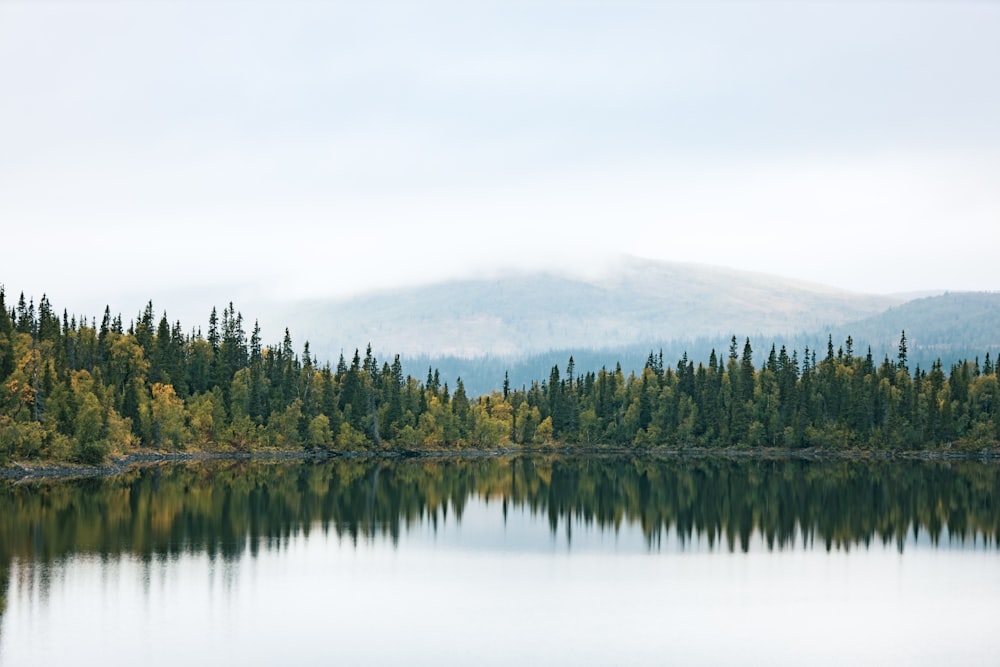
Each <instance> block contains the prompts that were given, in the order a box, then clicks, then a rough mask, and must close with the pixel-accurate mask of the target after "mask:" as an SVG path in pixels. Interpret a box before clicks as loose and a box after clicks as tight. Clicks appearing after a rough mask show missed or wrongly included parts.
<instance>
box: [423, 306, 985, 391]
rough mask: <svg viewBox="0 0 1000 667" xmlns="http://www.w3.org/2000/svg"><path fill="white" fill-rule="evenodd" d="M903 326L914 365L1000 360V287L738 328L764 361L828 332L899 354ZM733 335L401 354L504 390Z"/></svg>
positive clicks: (670, 354) (671, 357)
mask: <svg viewBox="0 0 1000 667" xmlns="http://www.w3.org/2000/svg"><path fill="white" fill-rule="evenodd" d="M904 330H905V331H906V337H907V348H908V351H909V354H908V356H909V361H910V366H911V367H913V368H915V367H916V366H920V367H921V368H923V369H925V370H926V369H929V368H930V366H931V364H933V363H934V361H936V360H937V359H940V360H941V361H942V362H943V363H944V364H945V366H946V367H947V366H949V365H951V364H953V363H955V362H957V361H959V360H963V359H969V360H973V359H976V358H977V357H978V358H979V359H980V361H983V360H984V358H985V355H986V353H987V352H988V353H990V355H991V357H992V358H993V359H994V360H996V359H997V358H1000V292H964V293H962V292H958V293H955V292H953V293H946V294H943V295H941V296H935V297H929V298H923V299H917V300H915V301H912V302H909V303H905V304H901V305H899V306H894V307H892V308H889V309H887V310H886V311H885V312H883V313H880V314H878V315H874V316H871V317H867V318H863V319H861V320H856V321H854V322H848V323H845V324H842V325H838V326H837V327H822V328H819V329H815V330H813V331H809V332H804V333H798V334H792V335H787V334H779V335H775V336H764V335H753V334H748V333H746V332H744V331H742V330H736V331H734V332H733V333H734V334H735V335H736V336H737V337H738V338H739V342H740V350H741V351H742V344H743V340H744V338H745V337H747V336H750V338H751V343H752V345H753V349H754V359H755V363H756V364H757V366H760V365H761V364H763V363H764V361H765V360H766V359H767V354H768V352H769V351H770V348H771V345H772V344H775V345H776V346H777V347H778V348H780V347H781V346H782V345H785V346H786V347H787V349H788V350H790V351H791V350H796V351H797V352H798V355H799V358H800V359H801V358H802V357H803V356H804V354H805V350H806V348H809V349H810V350H815V351H816V354H817V356H818V357H820V358H822V357H823V356H824V355H825V354H826V345H827V340H828V337H830V336H832V338H833V343H834V349H835V350H836V349H839V348H841V347H842V346H843V345H844V341H845V339H846V338H847V336H851V337H852V338H853V340H854V353H855V354H865V353H866V352H867V349H868V347H871V350H872V355H873V356H874V357H875V360H876V362H880V361H881V360H882V359H883V358H884V357H885V356H887V355H888V356H889V357H890V358H893V359H895V356H896V353H897V350H898V346H899V336H900V332H901V331H904ZM731 335H733V334H730V335H728V336H711V337H698V338H687V339H675V340H671V341H661V342H655V343H654V342H647V343H636V344H632V345H623V346H604V347H601V348H597V349H583V348H560V349H555V350H548V351H546V352H539V353H535V354H531V355H527V356H522V357H518V358H503V357H479V358H475V359H466V358H459V357H451V356H438V357H432V356H430V355H421V356H417V357H412V358H407V359H405V360H404V363H405V365H406V368H407V370H408V371H409V372H411V373H413V374H414V375H417V376H420V375H421V372H423V371H426V369H427V367H428V366H434V367H435V368H438V369H440V371H441V377H442V378H443V380H445V381H447V382H449V383H450V384H451V385H452V386H454V381H455V379H456V378H457V377H461V378H462V381H463V383H464V384H465V386H466V389H467V390H469V391H470V392H472V393H486V392H489V391H492V390H495V389H499V388H500V386H501V383H502V381H503V377H504V373H505V372H507V373H509V377H510V384H511V386H512V387H520V386H521V385H522V384H526V383H530V382H531V381H532V380H533V379H536V380H537V379H545V378H548V376H549V371H550V370H551V368H552V367H553V366H558V367H559V368H560V370H561V371H563V372H564V371H565V368H566V363H567V361H568V360H569V358H570V357H571V356H572V357H573V358H574V362H575V366H576V372H577V373H585V372H587V371H592V370H597V369H599V368H601V367H604V366H606V367H608V368H614V366H615V364H616V363H620V364H621V366H622V369H623V370H625V372H626V373H628V372H629V371H638V370H639V369H641V368H642V367H643V365H644V364H645V362H646V359H647V357H648V356H649V353H650V352H651V351H652V352H654V353H657V354H658V353H659V352H660V351H661V350H662V352H663V356H664V364H665V365H667V366H671V367H674V366H676V364H677V360H678V359H679V358H680V357H681V355H683V354H685V353H687V355H688V357H689V358H690V359H691V360H692V361H694V363H695V364H697V363H699V362H705V361H707V359H708V356H709V354H710V353H711V351H712V350H713V349H714V350H715V351H716V353H717V354H719V355H724V354H726V353H727V350H728V347H729V340H730V337H731Z"/></svg>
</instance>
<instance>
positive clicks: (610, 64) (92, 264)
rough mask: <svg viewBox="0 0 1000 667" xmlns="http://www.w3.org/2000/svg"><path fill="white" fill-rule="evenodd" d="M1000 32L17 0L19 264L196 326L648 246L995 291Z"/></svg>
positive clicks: (944, 7) (65, 295) (616, 8)
mask: <svg viewBox="0 0 1000 667" xmlns="http://www.w3.org/2000/svg"><path fill="white" fill-rule="evenodd" d="M997 34H1000V3H994V2H949V3H944V2H927V3H899V2H855V3H826V2H810V3H791V2H755V1H747V2H703V3H688V2H673V3H654V2H616V3H604V2H592V3H583V4H581V3H567V2H556V1H544V2H537V3H520V2H514V3H500V2H486V3H472V4H469V3H458V2H446V1H434V2H428V3H420V4H419V6H411V5H408V4H405V3H396V2H373V3H364V4H363V5H357V4H356V3H347V2H333V1H331V2H306V1H301V2H289V3H277V2H269V1H261V2H255V3H236V2H224V1H222V2H220V1H213V2H202V3H195V2H185V1H182V0H165V1H163V2H157V3H148V2H140V1H139V0H118V1H114V2H96V1H90V0H85V1H81V2H75V3H61V2H20V1H15V0H0V86H2V89H3V90H4V91H5V94H4V99H3V101H2V102H0V220H2V222H3V227H2V229H3V232H4V246H5V252H4V253H3V260H2V264H0V283H2V284H4V285H5V286H6V288H7V291H8V298H9V299H11V296H12V293H13V296H14V298H16V294H17V293H19V292H21V291H24V292H25V293H26V294H27V295H29V296H33V297H34V298H35V299H36V300H37V299H38V298H39V297H40V296H41V294H42V293H43V292H44V293H47V294H48V295H49V297H50V299H51V300H52V301H53V303H54V304H56V305H58V306H59V307H60V308H62V307H66V308H68V309H70V310H71V311H76V312H81V311H83V312H81V314H88V315H90V314H92V313H91V312H90V311H89V310H88V309H90V308H93V307H94V305H93V304H101V305H99V306H98V307H100V308H103V304H110V305H111V306H112V308H113V309H116V310H121V311H122V312H123V314H125V315H126V316H129V315H130V313H129V312H128V309H129V308H135V307H136V305H135V304H141V303H144V302H145V300H146V299H150V298H151V299H153V301H154V305H156V307H157V308H158V310H160V309H165V310H166V311H167V312H168V313H170V314H171V317H172V318H173V316H174V314H175V313H176V314H177V316H182V315H183V316H184V321H185V323H186V322H187V321H188V319H189V318H188V316H187V315H186V314H185V313H186V311H185V310H184V309H187V308H195V307H197V310H198V311H199V312H200V311H201V310H203V308H201V306H199V304H201V303H208V304H216V305H221V304H223V303H226V302H228V301H230V300H232V301H234V302H235V303H236V304H237V307H240V306H239V304H240V303H241V302H252V301H261V302H264V301H289V300H297V299H305V298H314V297H344V296H349V295H353V294H359V293H363V292H369V291H372V290H378V289H385V288H394V287H405V286H408V285H414V284H428V283H432V282H436V281H441V280H446V279H454V278H466V277H476V276H485V275H496V274H498V273H501V272H503V271H508V270H553V271H560V272H565V271H569V272H571V273H574V274H580V273H586V272H588V271H593V270H595V269H594V268H593V267H598V268H599V267H600V266H603V265H605V264H607V263H608V262H610V261H613V258H614V257H617V256H619V255H622V254H628V255H635V256H641V257H647V258H650V259H655V260H661V261H676V262H688V263H699V264H709V265H716V266H723V267H731V268H734V269H739V270H748V271H754V272H758V273H767V274H772V275H778V276H784V277H788V278H793V279H797V280H802V281H809V282H814V283H821V284H826V285H830V286H833V287H837V288H841V289H846V290H850V291H856V292H866V293H877V294H891V293H897V292H915V291H923V290H952V291H959V290H996V289H1000V272H998V271H997V270H996V268H995V267H996V253H997V249H998V247H1000V189H998V188H997V187H996V184H997V183H998V182H1000V123H998V122H997V121H996V119H997V118H1000V88H998V87H997V86H995V85H993V82H996V81H1000V41H998V40H997V39H996V35H997ZM177 295H181V298H183V299H184V300H185V302H184V303H183V304H176V303H171V302H169V300H170V299H172V298H175V297H177ZM164 299H168V301H166V302H165V301H164ZM11 300H12V299H11ZM115 304H120V305H119V306H118V307H117V308H116V307H115ZM243 310H244V311H246V310H247V309H246V308H244V309H243ZM179 311H181V312H179ZM94 314H96V313H94ZM205 317H206V316H205V315H202V316H201V317H200V318H199V321H198V322H199V323H200V322H202V321H203V320H204V319H205Z"/></svg>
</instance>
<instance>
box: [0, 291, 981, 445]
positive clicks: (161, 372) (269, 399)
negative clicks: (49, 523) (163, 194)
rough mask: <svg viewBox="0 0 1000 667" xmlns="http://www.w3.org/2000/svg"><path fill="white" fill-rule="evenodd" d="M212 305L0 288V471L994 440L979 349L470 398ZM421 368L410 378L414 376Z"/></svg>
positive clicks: (592, 376) (736, 349) (711, 362)
mask: <svg viewBox="0 0 1000 667" xmlns="http://www.w3.org/2000/svg"><path fill="white" fill-rule="evenodd" d="M247 328H248V323H247V321H246V320H244V318H243V316H242V314H241V313H239V312H238V311H236V310H235V309H234V307H233V305H232V304H231V303H230V304H229V305H228V306H226V307H225V308H223V310H222V314H221V316H220V315H219V314H218V312H217V310H216V309H213V310H212V313H211V315H210V318H209V323H208V331H207V332H206V333H203V332H202V331H201V330H200V329H191V330H189V331H186V330H185V329H184V328H183V327H182V325H181V323H180V322H173V323H171V322H170V321H169V320H168V318H167V316H166V314H162V315H160V316H159V317H157V315H156V313H155V311H154V309H153V304H152V303H149V304H147V306H146V307H145V309H144V310H143V312H141V313H139V314H137V315H136V316H135V318H133V319H132V320H130V321H129V322H128V324H127V326H126V325H125V323H124V321H123V318H122V316H121V315H120V314H119V315H115V316H112V314H111V312H110V309H109V308H106V309H105V311H104V314H103V317H102V318H101V320H100V322H99V323H98V321H97V319H96V318H92V319H91V320H90V321H89V322H88V321H87V320H86V319H85V318H77V317H76V316H74V317H69V315H68V313H67V311H66V310H63V311H62V314H61V316H60V315H59V314H57V312H56V310H55V309H54V308H53V306H52V305H51V304H50V303H49V301H48V299H47V297H45V296H43V297H42V298H41V300H40V301H39V302H38V304H37V305H36V304H35V303H34V300H26V299H25V297H24V295H23V294H22V295H21V296H20V298H19V299H18V301H17V303H16V304H15V305H13V306H8V305H7V302H6V297H5V294H4V292H3V290H2V288H0V463H7V462H11V461H32V460H44V461H77V462H82V463H99V462H102V461H104V460H106V459H107V457H109V456H120V455H123V454H128V453H131V452H136V451H148V450H155V451H162V452H172V451H207V450H218V451H240V452H245V451H275V450H280V451H299V450H326V451H331V452H340V451H389V450H395V451H420V450H461V449H483V450H497V449H510V450H516V449H521V448H523V449H540V448H559V447H577V448H590V449H600V448H618V449H632V448H634V449H637V450H639V449H643V450H645V449H659V448H663V449H688V448H706V449H775V450H800V449H813V450H819V451H827V450H849V449H858V450H865V451H875V450H885V451H893V452H896V451H903V450H917V449H932V450H940V449H956V450H981V449H983V448H990V447H995V446H996V445H997V443H998V441H1000V416H998V414H997V413H998V408H1000V386H998V378H997V367H996V365H995V363H994V362H993V361H991V359H990V355H989V353H988V352H987V354H986V355H985V356H984V358H983V360H982V362H980V360H979V359H978V358H977V359H973V360H967V361H962V362H959V363H954V364H950V365H949V367H948V368H947V369H946V368H944V367H943V365H942V364H941V362H940V361H938V362H935V363H933V364H932V365H931V366H930V368H925V369H922V368H920V367H919V366H915V367H914V368H910V364H909V360H908V357H907V345H906V335H905V332H903V333H902V335H901V336H900V342H899V348H898V351H897V353H896V354H894V355H893V357H892V358H890V357H889V356H888V355H886V356H884V357H883V358H882V359H881V360H876V359H875V358H873V356H872V353H871V350H870V348H869V349H867V350H866V351H865V352H863V353H862V352H859V351H857V350H855V349H854V344H853V341H852V339H851V337H850V336H848V337H847V338H846V340H845V341H844V342H843V343H838V344H837V345H835V344H834V341H833V339H832V337H830V338H829V339H828V342H827V346H826V350H815V349H813V350H810V349H808V348H806V349H804V350H803V351H802V353H801V354H800V353H799V351H798V350H792V351H790V352H789V351H788V350H787V349H785V347H784V346H782V347H781V348H780V349H775V345H771V346H770V348H769V349H768V348H766V347H765V348H764V349H765V350H767V352H766V353H763V354H761V353H759V352H756V351H755V350H754V349H753V347H752V345H751V341H750V340H749V339H745V340H744V342H742V343H740V342H739V341H737V339H736V338H735V337H733V338H732V339H731V341H730V344H729V348H728V350H722V351H720V353H718V354H717V353H716V352H715V351H714V350H713V351H712V352H711V354H710V355H709V358H708V359H707V362H706V361H698V363H695V360H693V359H689V358H688V356H687V354H684V355H682V356H681V358H680V359H679V360H678V361H677V362H676V364H667V363H665V361H664V358H663V354H662V353H659V354H656V353H654V352H650V354H649V357H648V359H647V361H646V364H645V367H644V368H643V369H642V371H641V373H634V372H632V373H628V374H625V373H624V372H623V371H622V369H621V367H620V365H619V366H616V367H615V368H613V369H609V368H606V367H605V368H601V369H598V370H592V369H587V370H581V371H579V372H578V371H577V369H576V368H575V363H574V360H573V357H570V358H569V359H568V361H567V363H566V366H565V367H564V368H562V369H561V368H559V367H558V366H554V367H553V368H552V370H551V372H550V374H549V377H548V378H539V379H538V380H536V381H533V382H531V383H530V385H528V384H523V385H522V386H520V387H512V386H510V383H509V382H507V381H506V380H505V381H504V383H503V389H502V391H501V390H498V391H495V392H491V393H490V394H488V395H483V396H470V395H468V394H467V393H466V391H465V387H464V386H463V383H462V381H461V379H460V378H459V379H456V381H455V386H454V387H449V386H448V384H447V383H442V382H441V380H440V375H439V373H438V372H437V371H435V370H434V369H433V368H429V369H428V370H427V374H426V378H425V379H423V380H421V379H419V378H418V377H414V376H412V375H409V374H404V371H403V368H402V364H401V362H400V359H399V356H398V355H397V356H395V357H394V359H393V360H392V361H391V362H390V361H387V360H386V361H381V362H380V361H379V360H378V359H376V358H375V356H374V355H373V354H372V350H371V347H370V346H369V347H368V349H367V350H366V351H365V353H364V355H362V354H361V353H360V351H359V350H355V352H354V354H353V357H352V358H351V359H350V361H348V360H346V359H345V358H344V357H343V355H341V357H340V359H339V360H338V362H337V363H336V365H335V366H331V364H330V363H329V362H322V363H321V362H320V361H319V360H318V359H317V358H316V357H315V356H314V355H313V354H312V353H311V352H310V350H309V344H308V343H304V344H303V345H302V348H301V351H296V349H295V347H294V346H293V342H292V337H291V335H290V332H289V331H288V330H287V329H286V330H285V335H284V338H283V340H282V341H281V342H280V343H277V344H269V345H265V344H263V343H262V341H261V335H260V327H259V326H258V325H257V324H256V323H255V324H254V325H253V327H252V328H251V330H250V333H249V336H248V335H247ZM421 375H422V374H421Z"/></svg>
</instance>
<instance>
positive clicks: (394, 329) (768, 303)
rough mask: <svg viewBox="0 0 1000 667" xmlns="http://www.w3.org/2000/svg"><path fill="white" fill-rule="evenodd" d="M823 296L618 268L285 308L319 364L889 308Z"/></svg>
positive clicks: (539, 346) (817, 321) (710, 276)
mask: <svg viewBox="0 0 1000 667" xmlns="http://www.w3.org/2000/svg"><path fill="white" fill-rule="evenodd" d="M899 303H900V301H899V300H898V299H894V298H892V297H885V296H873V295H865V294H856V293H851V292H845V291H841V290H837V289H834V288H831V287H827V286H824V285H817V284H812V283H804V282H799V281H794V280H789V279H785V278H779V277H776V276H770V275H764V274H758V273H750V272H745V271H735V270H731V269H724V268H718V267H709V266H701V265H693V264H679V263H667V262H656V261H650V260H641V259H637V258H631V257H629V258H623V259H622V260H621V261H620V262H619V263H618V264H617V265H616V266H615V267H614V268H613V269H612V270H610V271H608V272H607V273H606V274H605V275H604V276H603V277H601V278H599V279H589V280H588V279H578V278H569V277H565V276H558V275H552V274H547V273H532V274H526V273H520V274H511V275H509V276H505V277H502V278H499V279H493V280H465V281H455V282H448V283H442V284H438V285H431V286H427V287H418V288H413V289H407V290H397V291H392V292H383V293H378V294H372V295H367V296H362V297H357V298H354V299H350V300H346V301H312V302H305V303H298V304H295V305H294V307H292V308H290V309H289V310H288V312H287V313H286V314H284V315H283V319H284V321H286V322H288V323H289V325H290V326H292V327H293V331H296V332H298V334H297V335H298V336H302V337H305V338H307V339H308V340H309V341H310V342H311V345H312V349H313V350H314V351H315V352H316V353H317V354H319V355H320V356H326V355H329V356H331V357H333V358H336V356H337V354H339V352H340V350H341V349H344V350H345V351H346V352H348V353H350V352H353V348H355V347H362V348H363V347H364V346H365V345H366V344H367V343H369V342H370V343H371V344H372V346H373V348H374V349H375V350H376V351H382V350H385V351H392V352H394V353H395V352H398V353H400V354H402V355H404V356H407V357H418V356H421V355H428V356H431V357H443V356H452V357H456V358H474V357H481V356H485V355H492V356H495V357H505V358H513V357H523V356H525V355H532V354H537V353H541V352H545V351H548V350H553V349H581V350H582V349H597V348H608V347H616V348H617V347H625V346H631V345H636V344H647V343H654V342H658V341H671V340H678V339H692V338H695V337H699V336H700V337H711V338H716V337H728V336H729V335H730V334H731V333H732V332H747V334H748V335H763V336H774V335H777V334H791V333H795V332H802V331H812V330H815V329H818V328H820V327H829V326H836V325H839V324H842V323H844V322H847V321H850V320H856V319H859V318H863V317H866V316H869V315H874V314H877V313H880V312H882V311H884V310H885V309H886V308H889V307H890V306H894V305H897V304H899Z"/></svg>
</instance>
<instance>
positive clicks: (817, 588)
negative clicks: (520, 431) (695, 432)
mask: <svg viewBox="0 0 1000 667" xmlns="http://www.w3.org/2000/svg"><path fill="white" fill-rule="evenodd" d="M998 492H1000V468H998V466H996V465H992V464H977V463H952V464H943V463H913V462H894V463H879V464H870V463H857V462H824V463H816V462H801V461H782V462H775V461H729V460H724V459H698V460H677V459H655V458H589V459H581V458H558V457H548V458H543V457H536V458H490V459H462V460H445V459H441V460H426V459H421V460H408V461H394V462H389V461H374V460H363V461H362V460H351V461H335V462H329V463H323V464H275V463H260V462H256V463H245V462H243V463H212V464H198V465H173V466H168V467H162V468H147V469H143V470H139V471H136V472H133V473H130V474H128V475H125V476H121V477H117V478H113V479H105V480H84V481H67V482H49V483H40V484H30V485H29V484H21V485H5V486H2V487H0V591H2V599H0V665H25V666H30V665H54V664H75V665H90V664H93V665H136V664H141V665H171V666H173V665H178V664H187V665H208V664H215V665H219V664H241V665H274V664H296V665H325V664H390V665H394V664H408V665H409V664H418V665H420V664H426V665H442V664H443V665H468V664H477V665H478V664H487V665H492V664H496V665H499V664H503V665H510V664H512V663H516V664H524V665H533V664H567V665H609V664H629V665H636V664H650V665H654V664H655V665H662V664H735V663H739V664H760V665H765V664H766V665H773V664H830V665H833V664H837V665H841V664H873V665H874V664H878V665H885V664H907V665H908V664H927V665H938V664H970V665H973V664H975V665H981V664H996V662H997V660H998V658H997V656H998V655H1000V634H998V633H997V627H998V626H997V615H996V605H997V601H998V600H1000V549H998V546H997V545H998V539H997V538H998V536H1000V505H998V503H997V500H998V498H1000V495H998Z"/></svg>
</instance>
